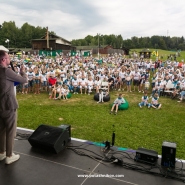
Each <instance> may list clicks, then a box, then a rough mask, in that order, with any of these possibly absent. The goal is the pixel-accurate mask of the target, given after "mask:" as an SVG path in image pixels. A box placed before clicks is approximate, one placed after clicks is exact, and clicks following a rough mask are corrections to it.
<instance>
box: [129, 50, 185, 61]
mask: <svg viewBox="0 0 185 185" xmlns="http://www.w3.org/2000/svg"><path fill="white" fill-rule="evenodd" d="M143 49H144V48H143ZM147 49H148V48H147ZM149 50H150V51H151V52H153V51H156V50H157V51H158V53H159V56H160V57H161V56H163V60H166V59H167V56H169V55H170V54H172V55H174V54H175V53H176V51H166V50H161V49H153V48H149ZM134 51H135V52H136V53H139V52H140V51H142V49H131V50H130V53H132V52H134ZM151 59H153V60H155V59H156V57H154V56H152V57H151ZM182 60H184V61H185V51H181V52H180V57H177V61H178V62H181V61H182Z"/></svg>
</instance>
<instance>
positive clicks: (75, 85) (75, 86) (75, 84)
mask: <svg viewBox="0 0 185 185" xmlns="http://www.w3.org/2000/svg"><path fill="white" fill-rule="evenodd" d="M72 87H73V92H74V94H78V90H79V80H78V79H77V77H76V76H74V78H73V79H72Z"/></svg>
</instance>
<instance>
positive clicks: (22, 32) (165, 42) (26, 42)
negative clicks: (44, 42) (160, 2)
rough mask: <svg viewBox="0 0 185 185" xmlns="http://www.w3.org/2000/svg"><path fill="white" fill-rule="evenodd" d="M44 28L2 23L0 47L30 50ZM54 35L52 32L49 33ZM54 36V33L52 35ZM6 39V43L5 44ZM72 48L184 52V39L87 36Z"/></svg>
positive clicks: (0, 26)
mask: <svg viewBox="0 0 185 185" xmlns="http://www.w3.org/2000/svg"><path fill="white" fill-rule="evenodd" d="M46 30H47V28H46V27H40V26H37V27H35V26H32V25H30V24H28V23H24V24H23V25H22V26H21V27H20V28H18V27H17V26H16V24H15V22H14V21H10V22H3V23H2V24H1V25H0V45H5V46H6V47H7V46H9V48H31V47H32V45H31V41H32V39H39V38H41V37H42V36H44V35H45V34H46ZM50 32H51V33H54V32H53V31H50ZM54 34H55V33H54ZM61 37H62V36H61ZM7 39H8V43H7V42H5V41H7ZM71 43H72V46H98V45H99V47H103V46H105V45H111V46H113V48H115V49H120V48H123V47H125V48H128V49H137V48H138V49H139V48H155V49H164V50H179V49H180V50H185V39H184V37H183V36H182V37H170V36H157V35H154V36H152V37H140V38H139V37H136V36H133V37H131V38H130V39H126V40H123V37H122V36H121V35H114V34H111V35H100V34H97V35H95V36H92V35H87V36H86V37H85V38H84V39H74V40H72V41H71Z"/></svg>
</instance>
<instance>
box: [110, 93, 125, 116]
mask: <svg viewBox="0 0 185 185" xmlns="http://www.w3.org/2000/svg"><path fill="white" fill-rule="evenodd" d="M123 103H126V101H125V99H124V98H123V94H121V93H120V94H119V96H118V97H117V98H116V99H115V100H114V103H113V105H112V108H111V111H110V114H112V113H113V111H114V109H115V113H114V114H115V115H116V114H117V112H118V107H119V106H120V105H121V104H123Z"/></svg>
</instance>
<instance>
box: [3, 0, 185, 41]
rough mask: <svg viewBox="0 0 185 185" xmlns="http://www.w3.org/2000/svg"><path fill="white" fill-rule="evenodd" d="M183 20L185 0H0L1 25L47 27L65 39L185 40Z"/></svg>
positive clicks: (184, 23)
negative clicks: (164, 37)
mask: <svg viewBox="0 0 185 185" xmlns="http://www.w3.org/2000/svg"><path fill="white" fill-rule="evenodd" d="M1 1H3V2H1ZM184 18H185V0H52V1H46V0H37V1H30V0H0V24H2V23H3V22H4V21H6V22H9V21H15V23H16V26H17V27H19V28H20V27H21V26H22V25H23V24H24V23H25V22H27V23H29V24H30V25H33V26H35V27H36V26H41V27H46V26H48V27H49V30H50V31H54V32H55V33H56V34H57V35H59V36H61V37H63V38H65V39H67V40H72V39H79V38H84V37H85V36H87V35H93V36H95V35H96V34H97V33H100V34H103V35H104V34H107V35H109V34H115V35H118V34H121V35H122V37H123V39H127V38H131V37H133V36H137V37H145V36H149V37H150V36H153V35H160V36H167V35H168V36H171V37H173V36H178V37H181V36H184V37H185V21H184Z"/></svg>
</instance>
